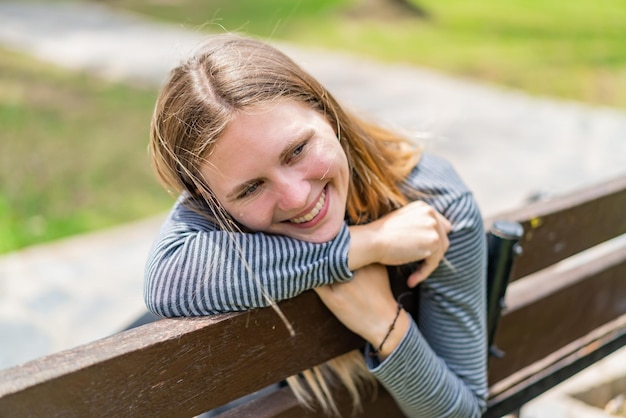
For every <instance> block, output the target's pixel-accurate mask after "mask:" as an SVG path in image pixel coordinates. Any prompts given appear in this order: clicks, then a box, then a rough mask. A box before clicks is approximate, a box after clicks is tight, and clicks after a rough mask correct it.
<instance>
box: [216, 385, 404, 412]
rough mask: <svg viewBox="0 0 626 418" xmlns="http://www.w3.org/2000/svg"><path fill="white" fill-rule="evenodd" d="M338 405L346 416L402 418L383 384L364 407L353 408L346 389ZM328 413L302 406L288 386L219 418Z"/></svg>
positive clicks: (339, 397) (338, 398)
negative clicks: (360, 408)
mask: <svg viewBox="0 0 626 418" xmlns="http://www.w3.org/2000/svg"><path fill="white" fill-rule="evenodd" d="M336 392H338V393H337V397H336V402H337V407H338V409H339V413H340V414H341V416H344V417H352V418H379V417H383V416H384V417H386V418H402V417H404V416H405V415H404V414H403V413H402V411H400V409H399V408H398V406H397V405H396V402H395V401H394V400H393V398H392V397H391V395H389V393H388V392H387V391H386V390H385V389H384V388H382V387H380V388H379V390H378V394H377V395H376V396H374V397H373V399H371V400H366V401H364V402H363V410H361V411H353V409H352V401H351V399H350V398H349V396H348V395H347V393H346V392H345V391H340V390H338V391H336ZM320 416H324V415H323V414H322V413H321V412H320V411H318V410H314V411H313V410H310V409H307V408H305V407H303V406H301V405H300V404H299V403H298V401H297V400H296V398H295V396H294V395H293V394H292V393H291V390H290V389H289V388H288V387H285V388H282V389H280V390H278V391H276V392H274V393H271V394H269V395H266V396H264V397H262V398H259V399H256V400H253V401H251V402H248V403H246V404H243V405H240V406H238V407H236V408H233V409H231V410H229V411H227V412H224V413H222V414H219V415H218V416H217V418H303V417H304V418H313V417H320Z"/></svg>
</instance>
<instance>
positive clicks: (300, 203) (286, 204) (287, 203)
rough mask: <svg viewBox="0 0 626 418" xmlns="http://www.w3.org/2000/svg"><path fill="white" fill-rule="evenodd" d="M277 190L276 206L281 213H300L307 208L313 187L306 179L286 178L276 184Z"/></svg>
mask: <svg viewBox="0 0 626 418" xmlns="http://www.w3.org/2000/svg"><path fill="white" fill-rule="evenodd" d="M275 190H276V195H277V199H276V205H277V206H278V208H279V209H280V210H281V211H284V212H298V211H300V210H302V209H304V208H305V207H306V204H307V203H308V198H309V194H310V192H311V186H310V184H309V183H308V182H307V181H306V180H304V179H300V178H297V177H294V176H285V177H283V178H281V179H280V180H279V181H277V182H276V184H275Z"/></svg>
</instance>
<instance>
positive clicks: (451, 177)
mask: <svg viewBox="0 0 626 418" xmlns="http://www.w3.org/2000/svg"><path fill="white" fill-rule="evenodd" d="M405 184H406V186H408V187H409V188H410V189H413V190H415V191H418V192H420V193H421V194H422V195H424V197H426V198H428V197H430V196H441V195H446V196H459V195H462V194H465V193H469V189H468V188H467V186H466V185H465V183H464V182H463V180H461V178H460V177H459V175H458V174H457V172H456V171H455V169H454V167H453V166H452V164H450V162H449V161H448V160H446V159H445V158H442V157H440V156H437V155H434V154H430V153H427V152H424V153H423V154H422V156H421V158H420V161H419V163H418V164H417V165H416V166H415V167H414V168H413V170H412V171H411V173H410V174H409V176H408V177H407V179H406V181H405Z"/></svg>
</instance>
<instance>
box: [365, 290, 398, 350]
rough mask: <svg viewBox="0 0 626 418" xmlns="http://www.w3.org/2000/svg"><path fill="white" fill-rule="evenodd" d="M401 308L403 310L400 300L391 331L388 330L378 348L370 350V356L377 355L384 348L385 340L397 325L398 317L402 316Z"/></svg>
mask: <svg viewBox="0 0 626 418" xmlns="http://www.w3.org/2000/svg"><path fill="white" fill-rule="evenodd" d="M401 310H402V304H401V303H400V302H398V310H397V311H396V317H395V318H393V322H392V323H391V326H390V327H389V331H387V335H385V338H383V341H382V342H381V343H380V345H379V346H378V348H377V349H375V350H373V351H370V357H376V356H377V355H378V354H380V350H382V349H383V344H385V342H386V341H387V338H389V336H390V335H391V331H393V329H394V328H395V327H396V321H397V320H398V317H399V316H400V311H401Z"/></svg>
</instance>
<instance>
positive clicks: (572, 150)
mask: <svg viewBox="0 0 626 418" xmlns="http://www.w3.org/2000/svg"><path fill="white" fill-rule="evenodd" d="M202 38H203V35H202V34H200V33H197V32H194V31H190V30H185V29H184V28H181V27H178V26H166V25H162V24H155V23H152V22H150V21H147V20H143V19H140V18H139V17H136V16H130V15H121V14H118V13H113V12H112V11H110V10H109V9H107V8H105V7H104V6H101V5H95V4H89V3H87V4H83V3H68V4H65V3H59V2H49V3H41V4H38V3H31V2H28V3H24V4H21V3H18V2H2V1H0V43H1V44H4V46H6V47H9V48H15V49H19V50H24V51H27V52H28V53H30V54H32V55H34V56H36V57H38V58H40V59H42V60H43V61H48V62H51V63H56V64H58V65H62V66H66V67H69V68H74V69H86V70H89V71H92V72H94V73H97V74H100V75H101V76H103V77H106V78H110V79H116V80H129V81H133V82H141V83H151V84H154V85H158V84H159V83H160V82H161V81H162V80H163V79H164V77H165V75H166V74H167V71H168V69H169V68H171V67H172V66H173V65H174V64H175V63H176V62H177V61H178V60H179V59H180V58H181V57H182V56H184V55H185V54H186V53H188V52H189V51H191V50H192V49H193V47H194V46H195V45H197V43H198V42H199V41H200V40H201V39H202ZM280 47H281V48H283V49H284V50H286V51H287V52H288V53H289V54H291V55H292V56H293V57H294V58H295V59H296V60H297V61H298V62H300V63H301V64H302V65H303V66H304V67H305V68H306V69H308V70H309V71H310V72H311V73H312V74H314V75H315V76H317V77H318V78H319V79H320V80H321V81H322V82H323V83H325V84H326V85H327V87H329V89H330V90H331V92H333V93H334V94H335V95H336V96H337V98H338V99H339V100H340V101H343V102H344V103H346V104H348V105H350V106H352V107H355V108H357V109H360V110H362V111H365V112H367V113H369V114H371V115H373V116H374V117H377V118H380V119H381V120H385V121H387V122H388V123H390V124H392V125H395V126H397V127H401V128H403V129H406V130H409V131H410V132H411V133H412V134H413V135H415V136H416V137H419V138H420V141H422V142H423V143H424V144H425V145H426V147H427V149H431V150H433V151H435V152H438V153H440V154H442V155H444V156H446V157H447V158H449V159H450V160H451V161H452V162H453V163H454V164H455V165H456V167H457V168H458V170H459V171H460V173H461V174H462V176H463V177H464V178H465V179H466V181H467V183H468V184H469V185H470V187H471V188H473V190H475V193H476V196H477V199H478V201H479V203H480V204H481V206H482V208H483V212H484V213H485V214H486V215H490V214H494V213H495V212H498V211H500V210H503V209H508V208H512V207H515V206H517V205H519V204H522V203H523V202H524V201H525V199H527V198H528V196H530V195H531V194H535V193H543V194H558V193H563V192H566V191H569V190H572V189H575V188H578V187H581V186H584V185H589V184H593V183H595V182H598V181H602V180H605V179H607V178H611V177H613V176H616V175H618V174H624V173H626V113H624V112H621V111H617V110H611V109H602V108H591V107H589V106H585V105H583V104H577V103H571V102H562V101H555V100H549V99H540V98H533V97H529V96H527V95H525V94H522V93H518V92H514V91H508V90H504V89H499V88H494V87H488V86H482V85H477V84H473V83H470V82H467V81H464V80H459V79H454V78H450V77H446V76H442V75H440V74H437V73H434V72H431V71H428V70H424V69H418V68H413V67H408V66H403V65H383V64H380V63H376V62H372V61H369V60H365V59H362V58H358V57H353V56H348V55H340V54H337V53H331V52H328V51H313V50H307V51H305V50H300V49H296V48H294V47H293V46H288V45H280ZM159 221H160V220H159V219H156V220H147V221H145V222H142V223H138V224H132V225H126V226H122V227H120V228H117V229H114V230H111V231H106V232H104V233H96V234H92V235H87V236H81V237H76V238H72V239H69V240H64V241H62V242H59V243H54V244H51V245H46V246H41V247H34V248H31V249H27V250H25V251H22V252H18V253H15V254H9V255H6V256H3V257H0V339H1V340H2V341H3V343H2V346H1V347H0V368H2V367H8V366H10V365H13V364H17V363H19V362H22V361H26V360H29V359H31V358H33V357H36V356H39V355H42V354H45V353H49V352H52V351H56V350H60V349H63V348H67V347H71V346H74V345H76V344H79V343H83V342H87V341H90V340H93V339H95V338H99V337H102V336H105V335H108V334H110V333H111V332H114V331H115V330H117V329H119V328H120V327H122V326H124V325H125V324H126V323H128V322H129V321H131V320H132V319H133V318H134V317H135V315H136V314H137V313H138V312H139V311H141V310H142V308H143V304H142V301H141V276H142V270H143V261H144V259H145V254H146V252H147V251H148V247H149V245H150V241H151V239H152V237H153V236H154V234H155V232H156V229H157V227H158V223H159ZM7 341H11V343H10V344H7V343H6V342H7Z"/></svg>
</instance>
